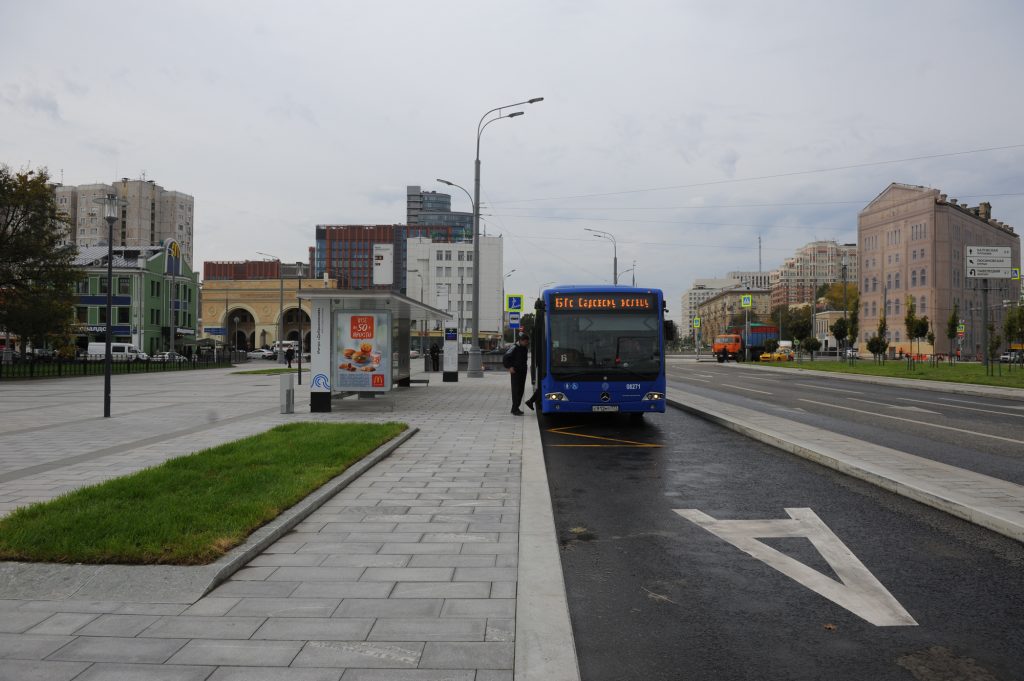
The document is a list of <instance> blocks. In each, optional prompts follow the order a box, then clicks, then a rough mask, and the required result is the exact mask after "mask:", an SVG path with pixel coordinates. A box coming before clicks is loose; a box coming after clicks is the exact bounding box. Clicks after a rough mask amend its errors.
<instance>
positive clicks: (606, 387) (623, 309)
mask: <svg viewBox="0 0 1024 681" xmlns="http://www.w3.org/2000/svg"><path fill="white" fill-rule="evenodd" d="M535 307H536V318H535V321H534V326H533V338H532V339H531V350H532V352H531V355H532V360H531V372H532V375H533V376H534V379H535V380H536V382H537V385H538V386H539V388H538V398H537V402H538V403H539V404H540V406H541V411H542V412H543V413H545V414H557V413H580V412H588V413H589V412H624V413H629V414H638V415H639V414H645V413H647V412H664V411H665V340H666V339H665V324H664V313H665V302H664V298H663V296H662V293H661V291H659V290H658V289H649V288H630V287H622V286H559V287H556V288H551V289H548V290H546V291H544V293H543V295H542V296H541V297H540V299H538V300H537V303H536V305H535Z"/></svg>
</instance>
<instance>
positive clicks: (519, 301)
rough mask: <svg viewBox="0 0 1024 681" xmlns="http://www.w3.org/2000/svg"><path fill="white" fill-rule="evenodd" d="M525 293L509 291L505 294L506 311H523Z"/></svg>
mask: <svg viewBox="0 0 1024 681" xmlns="http://www.w3.org/2000/svg"><path fill="white" fill-rule="evenodd" d="M522 311H523V294H522V293H509V294H506V296H505V312H522Z"/></svg>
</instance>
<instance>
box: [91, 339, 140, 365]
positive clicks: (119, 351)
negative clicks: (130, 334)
mask: <svg viewBox="0 0 1024 681" xmlns="http://www.w3.org/2000/svg"><path fill="white" fill-rule="evenodd" d="M86 354H87V355H88V358H89V359H91V360H96V359H104V358H105V357H106V356H107V344H106V343H89V348H88V350H86ZM140 354H141V353H140V352H139V349H138V348H137V347H135V346H134V345H132V344H131V343H111V344H110V356H111V358H112V359H113V360H114V361H115V362H134V361H137V360H139V359H141V358H140V357H139V355H140Z"/></svg>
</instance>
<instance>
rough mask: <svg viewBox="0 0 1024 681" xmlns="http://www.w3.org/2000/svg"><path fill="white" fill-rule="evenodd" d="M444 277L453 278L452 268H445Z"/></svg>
mask: <svg viewBox="0 0 1024 681" xmlns="http://www.w3.org/2000/svg"><path fill="white" fill-rule="evenodd" d="M444 276H446V277H451V276H452V268H451V267H445V268H444Z"/></svg>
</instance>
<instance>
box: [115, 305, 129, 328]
mask: <svg viewBox="0 0 1024 681" xmlns="http://www.w3.org/2000/svg"><path fill="white" fill-rule="evenodd" d="M130 319H131V308H127V307H119V308H117V323H118V324H127V323H128V321H129V320H130Z"/></svg>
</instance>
